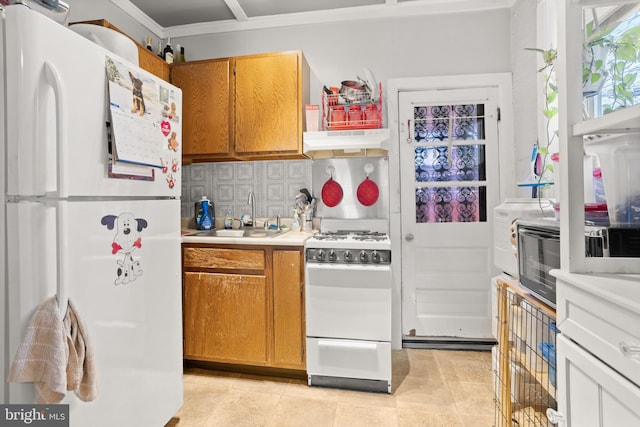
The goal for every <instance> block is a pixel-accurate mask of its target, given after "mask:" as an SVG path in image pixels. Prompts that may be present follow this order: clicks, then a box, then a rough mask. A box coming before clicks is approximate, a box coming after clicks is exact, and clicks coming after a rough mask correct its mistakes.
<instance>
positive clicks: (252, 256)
mask: <svg viewBox="0 0 640 427" xmlns="http://www.w3.org/2000/svg"><path fill="white" fill-rule="evenodd" d="M182 255H183V263H184V266H185V267H196V268H217V269H223V270H264V266H265V254H264V251H263V250H259V249H225V248H190V247H186V248H184V250H183V252H182Z"/></svg>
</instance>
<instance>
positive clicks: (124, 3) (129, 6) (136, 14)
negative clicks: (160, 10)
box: [110, 0, 167, 39]
mask: <svg viewBox="0 0 640 427" xmlns="http://www.w3.org/2000/svg"><path fill="white" fill-rule="evenodd" d="M110 1H111V3H113V4H114V5H116V6H117V7H119V8H120V9H122V10H123V11H124V12H126V13H127V14H129V15H130V16H131V17H132V18H133V19H135V20H136V21H138V22H139V23H140V24H141V25H143V26H145V27H146V28H148V29H149V30H151V31H152V32H153V33H154V34H157V35H159V36H160V37H161V38H163V39H164V38H166V37H167V28H165V27H163V26H161V25H160V24H158V23H157V22H156V21H154V20H153V19H151V18H149V16H148V15H147V14H146V13H144V12H143V11H141V10H140V9H139V8H138V6H136V5H134V4H133V3H131V2H130V1H129V0H110Z"/></svg>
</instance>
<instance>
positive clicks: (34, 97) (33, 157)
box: [0, 5, 183, 427]
mask: <svg viewBox="0 0 640 427" xmlns="http://www.w3.org/2000/svg"><path fill="white" fill-rule="evenodd" d="M0 14H1V15H2V19H1V20H0V41H1V43H2V46H1V48H2V55H0V75H1V77H2V81H1V82H0V100H2V102H1V103H0V132H1V134H0V135H1V137H0V138H1V140H2V149H1V150H0V170H1V171H2V172H1V175H0V184H2V187H1V188H2V189H3V197H2V211H1V212H0V215H1V218H0V219H2V228H1V229H0V242H1V246H0V251H1V252H0V255H1V256H0V262H1V263H2V264H1V265H0V267H2V268H1V269H0V278H1V284H2V289H1V292H0V302H1V303H2V315H1V316H0V322H1V324H0V326H1V328H0V333H1V334H2V336H1V337H0V338H2V344H3V346H2V353H1V355H0V357H1V360H0V361H1V362H2V371H3V378H2V383H1V385H0V392H1V393H2V396H0V397H2V402H3V403H23V404H32V403H35V388H34V385H33V384H31V383H23V384H17V383H11V384H8V383H7V382H6V377H7V373H8V369H9V366H10V365H11V362H12V360H13V358H14V356H15V354H16V350H17V349H18V347H19V345H20V343H21V342H22V340H23V338H24V335H25V331H26V329H27V327H28V325H29V323H30V321H31V319H32V317H33V315H34V312H35V309H36V307H37V306H38V305H39V304H40V303H41V302H42V301H43V300H45V299H46V298H48V297H51V296H53V295H57V296H58V298H59V301H60V302H61V306H64V302H65V301H67V298H68V299H69V300H70V301H72V302H73V305H74V307H75V308H76V309H77V312H78V314H79V315H80V317H81V318H82V320H84V323H85V324H86V327H87V330H88V335H89V336H90V339H91V342H92V344H93V348H94V353H95V361H96V378H97V384H98V394H97V397H96V398H95V399H94V400H93V401H91V402H83V401H81V400H79V399H78V397H77V396H76V395H75V394H74V393H73V392H68V393H67V395H66V397H65V398H64V400H63V401H62V402H61V403H68V404H69V405H70V407H69V408H70V416H69V419H70V425H71V426H73V427H85V426H109V427H112V426H136V427H140V426H150V427H156V426H164V425H165V423H167V422H168V421H169V420H170V419H171V417H172V416H173V415H174V414H175V413H176V412H177V411H178V410H179V409H180V407H181V406H182V372H183V371H182V316H181V306H182V304H181V272H180V271H181V264H180V257H181V253H180V191H181V175H180V169H181V167H182V164H181V152H180V147H181V141H180V138H181V134H182V133H181V129H180V115H181V96H182V95H181V92H180V89H178V88H176V87H173V86H171V85H169V84H168V83H166V82H162V81H161V80H159V79H156V78H155V77H154V76H152V75H151V74H149V73H147V72H145V71H144V70H141V69H139V68H137V67H136V66H135V65H133V64H131V63H128V62H127V61H126V60H124V59H121V58H119V57H118V56H117V55H114V54H112V53H111V52H109V51H107V50H105V49H103V48H101V47H99V46H98V45H96V44H94V43H93V42H91V41H89V40H87V39H85V38H83V37H82V36H80V35H78V34H76V33H74V32H73V31H71V30H70V29H69V28H67V27H64V26H62V25H60V24H58V23H55V22H54V21H52V20H50V19H49V18H47V17H45V16H43V15H40V14H38V13H36V12H33V11H31V10H30V9H28V8H27V7H26V6H23V5H13V6H7V7H5V8H4V10H1V11H0ZM107 58H110V62H109V61H107ZM114 63H115V64H118V67H120V68H118V71H119V74H118V73H115V75H117V76H118V77H119V78H120V81H121V83H122V86H120V87H119V88H114V87H110V85H109V81H110V78H111V77H113V75H114V70H111V74H110V73H109V70H108V68H109V66H108V65H105V64H111V65H113V64H114ZM105 70H107V71H105ZM124 70H126V71H127V72H125V71H124ZM130 71H131V72H132V73H131V74H132V76H131V77H130V76H129V75H127V74H128V72H130ZM108 76H111V77H108ZM134 76H135V78H136V79H138V80H140V81H142V82H143V84H144V85H147V86H151V87H152V89H153V90H152V91H149V90H147V89H148V88H146V89H145V90H143V93H141V92H139V91H138V92H137V93H136V92H135V90H134V91H133V92H131V93H130V94H128V95H127V96H122V93H120V94H119V95H118V96H119V98H115V100H114V93H115V92H118V91H120V92H126V90H130V89H127V87H128V84H126V80H127V79H133V78H134ZM132 81H133V80H130V82H132ZM129 84H132V83H129ZM138 89H139V88H138ZM154 91H155V92H154ZM141 96H144V97H145V98H144V104H143V105H142V106H143V111H141V110H140V102H139V101H140V99H139V98H140V97H141ZM136 97H138V98H136ZM136 103H137V105H138V109H136V108H135V104H136ZM114 108H115V110H114ZM116 110H117V111H116ZM116 114H120V116H119V119H120V120H121V121H122V120H125V119H131V122H132V123H138V122H139V123H141V125H140V126H139V127H138V126H135V127H131V126H130V125H122V126H121V127H120V128H118V129H117V130H116V132H115V138H116V140H117V142H118V143H120V142H122V143H123V145H122V146H123V147H124V148H123V150H122V151H123V153H126V151H127V150H133V152H135V151H136V150H139V151H145V150H146V151H151V153H152V156H153V157H158V153H160V157H161V158H160V159H158V161H157V162H156V163H160V165H165V167H164V168H163V167H158V165H157V164H156V165H155V167H149V166H148V165H147V164H146V163H144V161H142V162H141V163H143V164H144V165H145V166H135V167H129V166H128V164H124V165H122V164H120V166H122V168H120V166H118V165H116V166H118V167H114V166H110V155H109V149H108V147H109V141H110V138H108V136H107V126H106V122H108V121H110V120H115V115H116ZM127 116H131V117H127ZM123 117H124V119H123ZM140 129H143V130H144V132H146V134H144V135H143V134H140V133H139V130H140ZM154 129H158V132H160V135H161V136H160V137H158V135H157V134H153V132H154ZM118 131H119V132H120V133H118ZM136 132H138V133H136ZM149 133H152V134H153V135H151V136H150V135H149ZM128 138H133V140H129V139H128ZM153 141H159V142H157V144H159V145H158V146H154V144H156V143H155V142H153ZM127 144H129V145H131V146H127ZM118 150H119V147H118ZM112 153H113V150H112ZM126 155H127V156H128V155H129V154H126ZM145 155H146V156H149V153H142V154H141V156H142V157H141V158H144V156H145ZM134 157H135V153H134ZM122 158H124V157H121V159H122ZM127 159H128V158H127ZM137 163H140V162H137Z"/></svg>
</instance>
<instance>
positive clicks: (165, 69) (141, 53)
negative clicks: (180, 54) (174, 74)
mask: <svg viewBox="0 0 640 427" xmlns="http://www.w3.org/2000/svg"><path fill="white" fill-rule="evenodd" d="M138 64H139V65H140V68H142V69H143V70H147V71H148V72H150V73H151V74H153V75H154V76H157V77H160V78H161V79H162V80H164V81H165V82H168V81H169V71H170V67H169V64H167V63H166V62H165V61H163V60H162V58H160V57H159V56H158V55H156V54H155V53H153V52H151V51H150V50H148V49H146V48H144V47H142V46H139V45H138Z"/></svg>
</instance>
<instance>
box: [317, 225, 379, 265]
mask: <svg viewBox="0 0 640 427" xmlns="http://www.w3.org/2000/svg"><path fill="white" fill-rule="evenodd" d="M323 221H324V220H323ZM367 221H371V220H363V221H359V220H341V221H329V222H327V223H326V224H324V223H323V224H322V226H321V230H320V233H318V234H316V235H315V236H313V237H312V238H310V239H308V240H307V241H306V243H305V247H306V254H307V260H308V261H315V262H333V263H359V264H370V263H374V264H387V263H390V262H391V240H389V235H388V233H387V232H386V226H387V222H386V220H384V221H377V220H376V221H374V222H367ZM369 228H371V229H369Z"/></svg>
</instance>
